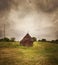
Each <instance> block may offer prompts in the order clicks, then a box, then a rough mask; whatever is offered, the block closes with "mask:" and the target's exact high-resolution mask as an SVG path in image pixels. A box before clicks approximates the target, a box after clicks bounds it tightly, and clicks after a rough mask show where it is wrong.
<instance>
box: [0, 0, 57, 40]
mask: <svg viewBox="0 0 58 65" xmlns="http://www.w3.org/2000/svg"><path fill="white" fill-rule="evenodd" d="M4 24H5V31H6V36H7V37H15V38H16V39H17V40H20V39H22V38H23V37H24V36H25V35H26V34H27V33H29V34H30V35H31V36H32V37H37V38H38V39H42V38H46V39H47V40H52V39H58V0H0V38H1V37H3V35H4V32H3V31H4Z"/></svg>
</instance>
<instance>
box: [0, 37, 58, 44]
mask: <svg viewBox="0 0 58 65" xmlns="http://www.w3.org/2000/svg"><path fill="white" fill-rule="evenodd" d="M32 39H33V41H34V42H35V41H38V42H50V43H56V44H58V39H56V40H51V41H48V40H46V39H41V40H37V38H36V37H32ZM0 42H15V38H10V39H9V38H7V37H5V38H2V39H0Z"/></svg>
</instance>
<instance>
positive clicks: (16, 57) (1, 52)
mask: <svg viewBox="0 0 58 65" xmlns="http://www.w3.org/2000/svg"><path fill="white" fill-rule="evenodd" d="M0 65H58V44H51V43H47V42H34V44H33V47H23V46H19V42H0Z"/></svg>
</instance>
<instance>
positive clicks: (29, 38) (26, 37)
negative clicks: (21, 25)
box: [21, 33, 32, 41]
mask: <svg viewBox="0 0 58 65" xmlns="http://www.w3.org/2000/svg"><path fill="white" fill-rule="evenodd" d="M26 40H28V41H32V37H31V36H30V35H29V33H27V34H26V36H25V37H24V38H23V39H22V40H21V41H26Z"/></svg>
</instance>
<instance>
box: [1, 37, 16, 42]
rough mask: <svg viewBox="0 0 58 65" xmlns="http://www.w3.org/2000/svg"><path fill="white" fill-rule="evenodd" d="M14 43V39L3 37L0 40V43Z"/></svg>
mask: <svg viewBox="0 0 58 65" xmlns="http://www.w3.org/2000/svg"><path fill="white" fill-rule="evenodd" d="M14 41H15V38H11V39H9V38H7V37H5V38H2V39H0V42H14Z"/></svg>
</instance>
